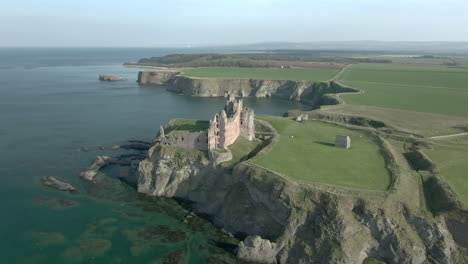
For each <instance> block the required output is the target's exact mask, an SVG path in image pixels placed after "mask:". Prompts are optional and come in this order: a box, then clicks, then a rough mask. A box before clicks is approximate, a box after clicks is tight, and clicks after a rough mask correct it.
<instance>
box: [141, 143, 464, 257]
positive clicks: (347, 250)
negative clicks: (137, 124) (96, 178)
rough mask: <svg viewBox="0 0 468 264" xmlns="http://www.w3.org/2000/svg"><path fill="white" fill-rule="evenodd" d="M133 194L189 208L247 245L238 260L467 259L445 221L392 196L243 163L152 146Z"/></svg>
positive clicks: (166, 147) (240, 250)
mask: <svg viewBox="0 0 468 264" xmlns="http://www.w3.org/2000/svg"><path fill="white" fill-rule="evenodd" d="M138 191H139V192H141V193H146V194H148V195H153V196H165V197H173V198H178V199H182V200H186V201H190V202H191V203H190V204H192V206H193V208H192V209H193V211H195V212H196V213H200V214H204V215H209V216H211V217H212V220H213V222H214V223H215V224H216V225H218V226H219V227H222V228H223V229H224V230H226V231H228V232H230V233H233V234H235V235H237V236H238V237H241V238H242V237H244V238H245V239H244V240H243V242H242V243H241V244H240V245H239V247H238V249H237V254H238V256H239V257H241V258H244V259H247V260H253V261H259V262H265V263H350V264H353V263H356V264H361V263H362V262H363V260H364V259H366V258H374V259H378V260H382V261H386V262H387V263H423V262H424V261H426V260H430V261H432V262H434V261H437V262H438V263H463V262H462V260H463V259H464V257H465V256H466V249H463V248H461V247H460V246H459V245H458V244H456V243H455V242H454V240H453V238H452V235H451V233H450V232H449V231H448V229H447V225H446V223H445V221H444V217H443V216H438V217H428V216H427V215H424V214H421V213H420V212H419V211H417V210H413V209H411V207H410V206H407V205H406V204H405V201H400V200H397V199H392V198H390V196H391V193H375V194H367V195H366V196H364V197H362V196H359V195H349V194H347V193H346V192H343V193H342V194H341V193H340V192H337V191H336V190H335V191H332V190H329V189H327V188H323V187H319V186H315V185H307V184H299V183H296V182H293V181H288V180H286V179H284V178H282V177H279V176H277V175H276V174H274V173H272V172H269V171H267V170H264V169H261V168H259V167H257V166H255V165H252V164H250V163H248V162H244V163H240V164H238V165H237V166H235V167H234V168H233V169H232V170H223V169H221V168H218V167H217V166H214V165H213V164H212V163H210V161H209V160H208V158H207V156H206V153H204V152H201V151H197V150H184V149H180V148H175V147H168V146H161V145H158V144H156V145H154V146H153V147H152V148H151V149H150V150H149V152H148V158H147V159H146V160H144V161H142V162H141V163H140V166H139V179H138ZM434 263H435V262H434Z"/></svg>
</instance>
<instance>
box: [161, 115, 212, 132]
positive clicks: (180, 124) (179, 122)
mask: <svg viewBox="0 0 468 264" xmlns="http://www.w3.org/2000/svg"><path fill="white" fill-rule="evenodd" d="M170 126H171V127H172V128H174V129H175V130H180V131H188V132H197V131H203V130H207V129H208V128H209V127H210V122H209V121H203V120H193V119H183V118H178V119H174V120H172V121H171V122H170Z"/></svg>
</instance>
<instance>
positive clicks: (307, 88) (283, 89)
mask: <svg viewBox="0 0 468 264" xmlns="http://www.w3.org/2000/svg"><path fill="white" fill-rule="evenodd" d="M138 82H139V83H140V84H158V85H166V86H168V90H169V91H172V92H175V93H179V94H184V95H193V96H201V97H218V96H225V94H226V93H229V94H233V95H236V96H244V97H246V96H253V97H271V96H274V97H279V98H282V99H287V100H294V101H302V102H304V103H307V104H310V105H315V104H316V103H318V101H319V100H320V98H321V97H322V95H324V94H327V93H344V92H357V90H354V89H352V88H349V87H344V86H341V85H339V84H337V83H334V82H331V83H329V82H311V81H288V80H261V79H220V78H193V77H187V76H183V75H181V74H180V72H176V71H167V70H164V71H141V72H139V74H138Z"/></svg>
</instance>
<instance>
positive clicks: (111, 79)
mask: <svg viewBox="0 0 468 264" xmlns="http://www.w3.org/2000/svg"><path fill="white" fill-rule="evenodd" d="M99 80H100V81H107V82H115V81H126V80H127V79H122V78H119V77H116V76H112V75H107V74H99Z"/></svg>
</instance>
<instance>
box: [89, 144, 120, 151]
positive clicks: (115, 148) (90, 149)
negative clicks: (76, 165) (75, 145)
mask: <svg viewBox="0 0 468 264" xmlns="http://www.w3.org/2000/svg"><path fill="white" fill-rule="evenodd" d="M118 149H120V146H119V145H112V146H90V147H82V148H80V151H82V152H88V151H94V150H118Z"/></svg>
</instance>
